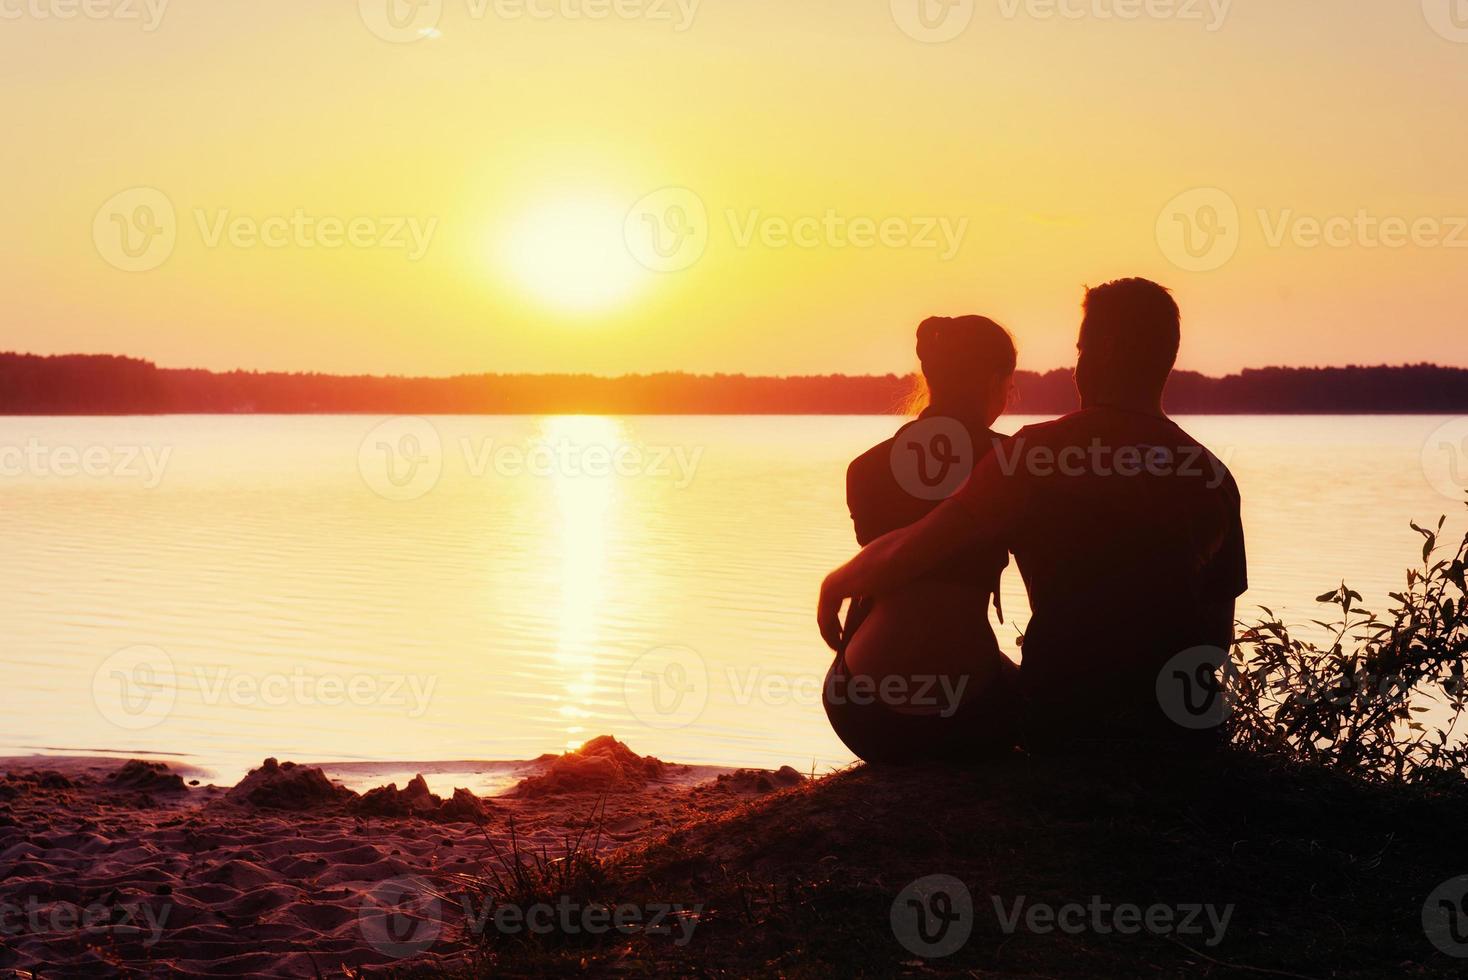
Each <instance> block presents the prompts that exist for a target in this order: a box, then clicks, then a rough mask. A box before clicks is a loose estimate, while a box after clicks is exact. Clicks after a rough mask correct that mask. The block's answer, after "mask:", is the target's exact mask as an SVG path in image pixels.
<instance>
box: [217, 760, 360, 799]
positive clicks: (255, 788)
mask: <svg viewBox="0 0 1468 980" xmlns="http://www.w3.org/2000/svg"><path fill="white" fill-rule="evenodd" d="M356 795H357V794H356V793H353V792H352V791H351V790H349V789H347V788H345V787H343V786H337V785H336V784H335V783H333V782H332V781H331V780H329V779H327V778H326V774H325V773H324V772H322V771H321V770H320V769H310V768H307V767H305V766H298V765H296V764H295V763H294V762H287V763H285V764H281V763H279V762H277V761H276V760H274V759H266V760H265V764H264V765H262V766H261V767H260V768H259V769H251V770H250V773H249V775H247V776H246V777H245V778H244V779H242V780H240V781H239V783H238V784H237V785H236V786H235V787H234V788H233V789H231V790H230V791H229V792H228V793H226V794H225V796H224V802H226V803H232V804H235V805H248V806H255V807H261V808H265V809H272V810H320V809H324V808H330V807H333V806H338V805H341V804H345V803H347V802H348V801H350V800H352V799H353V798H355V797H356Z"/></svg>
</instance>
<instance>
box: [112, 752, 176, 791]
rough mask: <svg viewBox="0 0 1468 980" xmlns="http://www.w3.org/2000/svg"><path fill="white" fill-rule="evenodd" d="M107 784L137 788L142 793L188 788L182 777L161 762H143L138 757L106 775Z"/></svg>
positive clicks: (122, 787) (116, 786)
mask: <svg viewBox="0 0 1468 980" xmlns="http://www.w3.org/2000/svg"><path fill="white" fill-rule="evenodd" d="M107 784H108V785H109V786H111V787H112V788H113V789H126V790H138V791H141V792H144V793H182V792H185V791H186V790H187V789H188V787H186V786H184V781H183V777H182V776H180V775H178V774H177V773H175V772H170V771H169V768H168V766H166V765H164V764H163V763H161V762H143V761H142V760H140V759H133V760H132V761H131V762H129V763H127V764H126V765H125V766H123V767H122V768H121V769H119V770H117V771H116V772H114V773H113V774H112V775H110V776H108V777H107Z"/></svg>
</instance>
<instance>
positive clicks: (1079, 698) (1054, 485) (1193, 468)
mask: <svg viewBox="0 0 1468 980" xmlns="http://www.w3.org/2000/svg"><path fill="white" fill-rule="evenodd" d="M959 499H961V500H962V501H963V502H964V503H965V505H966V506H967V507H968V508H969V509H970V510H972V511H973V512H975V513H980V512H983V511H984V510H986V509H990V508H997V509H998V511H999V513H998V514H997V515H995V514H992V513H991V514H989V515H988V516H989V517H990V518H991V519H992V518H994V517H996V516H997V517H998V518H999V523H1000V524H1001V526H1002V528H1003V530H1002V532H1001V533H1002V538H1003V540H1004V542H1005V544H1007V545H1008V546H1009V548H1010V550H1011V551H1013V553H1014V555H1015V558H1016V561H1017V563H1018V565H1019V568H1020V572H1021V574H1022V575H1023V576H1024V580H1025V585H1026V588H1027V589H1028V591H1029V595H1030V605H1031V608H1032V611H1033V615H1032V617H1031V620H1030V624H1029V628H1028V630H1027V631H1026V635H1025V643H1024V661H1023V667H1024V676H1025V681H1026V687H1027V689H1028V690H1029V692H1030V695H1031V697H1032V699H1033V700H1034V702H1035V705H1036V708H1037V710H1038V711H1039V712H1040V713H1041V715H1042V716H1043V715H1047V714H1054V715H1055V717H1053V718H1050V717H1045V718H1044V723H1045V724H1047V725H1048V724H1051V723H1054V724H1057V725H1060V726H1061V727H1063V728H1065V727H1070V726H1071V725H1074V726H1075V727H1077V728H1079V729H1083V730H1087V731H1091V730H1095V729H1096V728H1097V727H1098V726H1099V727H1100V728H1102V729H1103V730H1104V729H1106V728H1115V729H1118V730H1122V731H1126V732H1128V733H1130V731H1131V730H1134V729H1137V728H1141V729H1143V730H1152V729H1155V728H1156V727H1157V726H1159V725H1164V726H1165V724H1166V722H1165V719H1164V718H1163V716H1162V715H1161V712H1160V710H1159V708H1158V705H1157V703H1156V698H1155V690H1156V677H1157V674H1158V672H1159V671H1160V669H1161V668H1162V666H1163V665H1164V664H1165V663H1166V662H1167V661H1168V660H1170V659H1171V658H1172V657H1173V656H1175V655H1176V654H1178V653H1181V652H1182V651H1184V650H1188V649H1190V648H1192V647H1196V646H1200V645H1205V644H1208V643H1216V642H1219V641H1218V639H1217V636H1218V632H1219V630H1218V626H1219V619H1220V614H1219V610H1231V608H1232V602H1233V600H1234V599H1235V598H1236V597H1237V596H1238V595H1240V594H1242V593H1243V591H1244V590H1245V589H1246V588H1247V577H1246V568H1245V557H1244V537H1243V529H1242V525H1241V523H1240V518H1239V493H1238V488H1237V486H1236V484H1235V483H1234V480H1233V477H1232V475H1231V474H1229V472H1228V469H1227V468H1226V467H1225V466H1224V465H1223V463H1222V462H1220V461H1219V460H1218V459H1217V458H1216V457H1215V456H1213V455H1212V454H1211V453H1209V452H1208V451H1207V450H1206V449H1204V448H1203V446H1202V445H1201V444H1199V443H1198V442H1197V441H1196V440H1195V439H1193V438H1192V437H1191V436H1189V435H1188V434H1187V433H1186V432H1184V431H1183V430H1182V429H1181V428H1179V427H1178V426H1177V425H1176V424H1174V423H1173V422H1171V421H1169V420H1167V419H1166V418H1163V417H1160V416H1156V415H1150V414H1146V413H1140V412H1128V411H1120V410H1116V409H1109V408H1096V409H1089V410H1085V411H1081V412H1076V413H1074V414H1072V415H1068V416H1066V417H1064V418H1062V419H1058V420H1056V421H1054V422H1049V423H1045V424H1042V425H1035V426H1030V427H1028V428H1026V429H1024V430H1022V431H1021V432H1019V433H1017V434H1016V435H1015V436H1014V437H1013V438H1012V439H1011V440H1009V441H1008V442H1006V443H1005V444H1004V445H1002V446H1001V447H1000V448H999V449H997V450H996V451H995V454H994V455H993V456H992V457H991V458H990V460H988V461H987V462H986V463H985V465H984V466H983V468H982V469H981V470H980V472H978V473H976V475H975V479H974V480H973V481H971V482H970V484H969V486H968V487H966V488H965V489H964V490H963V491H960V493H959ZM986 523H989V522H988V521H986ZM1223 616H1224V618H1227V613H1226V612H1225V613H1224V614H1223Z"/></svg>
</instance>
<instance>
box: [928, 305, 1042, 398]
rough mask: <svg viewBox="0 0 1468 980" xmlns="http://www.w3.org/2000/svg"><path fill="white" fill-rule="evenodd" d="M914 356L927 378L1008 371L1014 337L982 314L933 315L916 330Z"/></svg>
mask: <svg viewBox="0 0 1468 980" xmlns="http://www.w3.org/2000/svg"><path fill="white" fill-rule="evenodd" d="M917 356H918V360H919V361H922V364H923V374H925V375H927V377H928V380H929V381H930V382H931V381H933V379H934V375H935V374H936V375H938V376H939V377H941V378H955V379H956V378H958V377H963V376H968V377H972V376H973V375H975V374H1012V373H1013V372H1014V368H1015V365H1016V363H1017V360H1018V354H1017V352H1016V351H1015V349H1014V338H1013V337H1011V336H1010V335H1009V331H1007V330H1005V329H1004V328H1003V327H1001V326H1000V325H999V324H997V323H995V322H994V321H993V320H991V319H989V318H988V317H986V316H959V317H947V316H934V317H929V318H928V319H926V320H924V321H923V322H922V323H921V324H919V326H918V330H917Z"/></svg>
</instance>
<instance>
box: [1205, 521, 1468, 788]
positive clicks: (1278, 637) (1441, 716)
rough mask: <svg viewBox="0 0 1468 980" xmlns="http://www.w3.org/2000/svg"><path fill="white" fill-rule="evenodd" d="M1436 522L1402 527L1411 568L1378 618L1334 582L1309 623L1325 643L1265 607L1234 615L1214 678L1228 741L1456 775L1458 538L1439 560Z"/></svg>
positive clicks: (1405, 779)
mask: <svg viewBox="0 0 1468 980" xmlns="http://www.w3.org/2000/svg"><path fill="white" fill-rule="evenodd" d="M1445 524H1446V518H1443V519H1441V520H1439V521H1438V524H1437V527H1436V529H1433V530H1429V529H1427V528H1423V527H1418V526H1417V525H1416V524H1413V525H1412V528H1413V530H1415V531H1416V532H1417V533H1418V534H1420V535H1422V538H1423V542H1422V560H1421V565H1420V566H1419V567H1417V568H1412V569H1409V570H1408V571H1407V584H1406V588H1405V589H1403V590H1402V591H1401V592H1393V593H1391V601H1392V605H1391V608H1390V609H1389V610H1388V611H1387V612H1386V613H1385V614H1384V615H1380V616H1378V615H1377V614H1376V613H1373V612H1371V611H1370V610H1367V609H1363V608H1361V607H1360V603H1361V601H1362V600H1361V596H1360V594H1359V593H1357V592H1355V591H1354V590H1352V589H1350V588H1349V587H1347V586H1346V585H1344V584H1342V585H1341V586H1340V588H1338V589H1336V590H1334V591H1332V592H1327V593H1325V594H1324V595H1322V596H1320V597H1319V598H1318V600H1317V601H1319V602H1321V603H1326V604H1329V605H1332V606H1334V607H1335V612H1334V614H1333V618H1331V619H1330V620H1329V621H1325V620H1316V621H1315V625H1316V626H1318V627H1320V628H1322V629H1324V630H1326V631H1327V635H1328V637H1329V639H1328V640H1327V641H1325V642H1324V643H1318V642H1315V641H1312V640H1305V639H1301V638H1300V637H1299V636H1297V635H1296V633H1297V632H1298V629H1296V631H1295V632H1292V630H1291V627H1289V626H1288V625H1286V624H1285V623H1283V622H1281V621H1280V619H1279V617H1278V616H1276V615H1275V613H1274V612H1273V610H1270V609H1268V608H1264V613H1265V614H1266V616H1267V618H1266V619H1264V620H1262V621H1260V622H1258V623H1255V624H1252V625H1247V624H1241V625H1243V630H1242V632H1241V633H1240V634H1239V636H1238V639H1237V640H1236V641H1235V644H1234V648H1233V652H1232V667H1233V669H1232V670H1230V671H1228V672H1227V673H1228V675H1229V676H1227V677H1226V678H1225V679H1224V681H1223V684H1224V686H1225V689H1226V691H1227V692H1228V696H1229V702H1228V703H1229V707H1230V709H1231V714H1230V717H1229V727H1230V729H1231V735H1232V740H1233V741H1234V743H1235V744H1237V745H1240V746H1242V747H1244V748H1246V749H1250V750H1253V751H1257V752H1262V753H1268V754H1274V755H1279V756H1284V757H1287V758H1290V759H1294V760H1297V761H1301V762H1305V763H1310V764H1315V765H1319V766H1323V767H1326V768H1329V769H1335V770H1339V771H1342V772H1346V773H1350V774H1352V775H1356V776H1361V777H1364V778H1367V779H1371V780H1374V781H1383V782H1392V783H1431V782H1439V781H1443V780H1458V781H1461V780H1462V779H1463V778H1464V775H1465V764H1468V747H1465V745H1464V744H1463V742H1464V739H1463V737H1462V734H1461V733H1458V732H1456V731H1455V729H1456V727H1457V725H1458V722H1459V720H1460V719H1461V717H1462V715H1463V709H1464V706H1465V703H1468V691H1465V685H1464V678H1463V660H1464V655H1465V652H1468V588H1465V585H1464V566H1465V562H1468V536H1465V537H1464V538H1463V540H1462V541H1461V542H1460V543H1459V544H1458V546H1457V548H1456V551H1455V552H1454V553H1453V555H1452V557H1443V555H1445V554H1446V552H1445V549H1442V548H1441V547H1440V542H1439V536H1440V535H1441V533H1442V530H1443V526H1444V525H1445ZM1261 608H1262V607H1261ZM1429 718H1431V719H1432V721H1431V724H1428V723H1425V722H1426V721H1427V719H1429Z"/></svg>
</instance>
